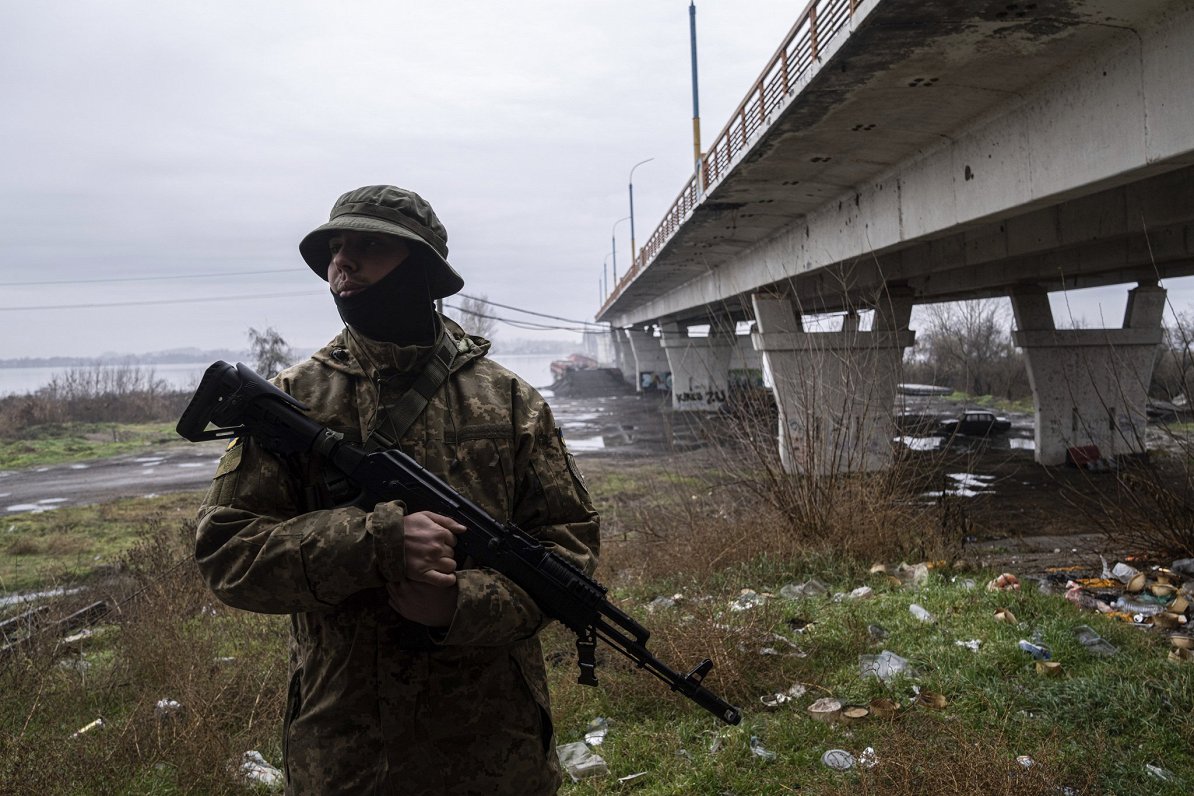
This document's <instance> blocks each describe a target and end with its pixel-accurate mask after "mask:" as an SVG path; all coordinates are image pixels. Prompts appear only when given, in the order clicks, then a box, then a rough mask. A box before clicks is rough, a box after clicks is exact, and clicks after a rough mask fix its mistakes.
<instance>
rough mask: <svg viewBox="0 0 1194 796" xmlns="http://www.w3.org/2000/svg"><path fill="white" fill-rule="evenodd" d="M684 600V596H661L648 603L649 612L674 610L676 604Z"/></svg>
mask: <svg viewBox="0 0 1194 796" xmlns="http://www.w3.org/2000/svg"><path fill="white" fill-rule="evenodd" d="M682 599H684V595H683V594H673V595H672V596H671V597H667V596H664V595H660V596H658V597H656V598H655V599H654V600H652V601H651V602H649V603H647V610H648V611H649V612H651V613H655V612H656V611H662V610H665V609H667V608H674V607H675V605H676V603H678V602H680V600H682Z"/></svg>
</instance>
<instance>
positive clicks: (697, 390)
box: [675, 379, 726, 409]
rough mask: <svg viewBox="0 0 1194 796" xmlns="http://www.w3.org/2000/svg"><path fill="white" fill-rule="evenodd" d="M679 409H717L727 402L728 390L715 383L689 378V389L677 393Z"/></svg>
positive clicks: (677, 406)
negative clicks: (705, 382) (699, 381)
mask: <svg viewBox="0 0 1194 796" xmlns="http://www.w3.org/2000/svg"><path fill="white" fill-rule="evenodd" d="M675 396H676V408H678V409H715V408H717V407H719V406H721V405H722V404H724V403H725V402H726V391H725V389H723V388H720V387H718V386H717V385H715V384H701V383H698V382H694V381H693V380H692V379H689V380H688V389H687V390H684V391H683V392H677V393H675Z"/></svg>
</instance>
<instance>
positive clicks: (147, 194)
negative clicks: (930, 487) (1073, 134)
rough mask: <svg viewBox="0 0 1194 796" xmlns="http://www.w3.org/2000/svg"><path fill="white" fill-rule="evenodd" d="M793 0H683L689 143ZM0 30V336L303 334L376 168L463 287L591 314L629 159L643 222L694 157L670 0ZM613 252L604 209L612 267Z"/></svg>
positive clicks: (307, 6)
mask: <svg viewBox="0 0 1194 796" xmlns="http://www.w3.org/2000/svg"><path fill="white" fill-rule="evenodd" d="M803 5H804V2H803V0H732V1H731V0H701V2H700V3H698V25H699V31H698V38H699V49H700V53H699V57H700V78H701V116H702V129H703V131H704V138H705V141H704V143H706V144H707V143H708V142H709V141H710V140H712V138H713V136H715V135H716V133H717V131H718V130H720V129H721V127H722V126H723V125H724V123H725V120H726V119H727V118H728V117H729V115H730V113H731V112H732V111H733V110H734V108H735V107H736V106H737V104H738V102H739V101H740V100H741V99H742V97H743V96H744V95H745V93H746V91H747V89H748V87H749V86H750V85H751V83H752V81H753V80H754V79H755V78H756V77H757V75H758V73H759V72H760V71H761V69H762V67H763V66H764V65H765V63H766V61H767V59H768V58H769V57H770V55H771V54H772V53H773V52H774V50H775V49H776V48H777V47H778V45H779V43H780V41H781V39H782V37H783V35H784V34H785V33H786V32H787V30H788V29H789V28H790V27H791V25H792V24H793V22H794V21H795V18H796V16H797V14H798V12H799V11H800V9H801V8H802V7H803ZM0 24H2V25H3V30H4V32H5V46H4V48H3V49H0V74H3V76H4V77H3V83H2V84H0V98H2V100H3V108H4V113H3V115H2V117H0V140H2V142H3V152H4V153H5V154H4V168H3V169H0V225H3V234H2V235H0V262H3V264H4V265H3V272H0V341H2V342H3V346H2V347H0V358H13V357H22V356H52V355H81V356H96V355H101V354H104V353H106V352H119V353H143V352H149V351H159V350H164V349H170V348H177V347H186V346H195V347H199V348H220V347H227V348H243V347H245V346H246V345H247V336H246V332H247V330H248V328H249V327H255V328H257V329H264V328H266V327H273V328H274V329H276V330H277V331H278V332H280V333H281V334H282V336H283V337H284V338H285V339H286V340H287V341H288V342H289V343H291V344H292V345H293V346H295V347H296V348H314V347H317V346H318V345H320V344H322V343H323V342H325V341H326V340H327V339H329V338H330V337H331V336H332V335H333V334H334V333H335V332H336V330H337V329H338V328H339V326H340V322H339V319H338V318H337V316H336V314H335V311H334V307H333V305H332V302H331V300H330V297H329V296H328V294H327V292H326V287H325V286H324V283H323V282H321V281H319V280H318V279H317V278H316V277H314V276H313V275H312V274H311V272H310V271H309V270H308V269H307V268H306V266H305V265H304V264H303V262H302V260H301V259H300V258H299V256H298V252H297V244H298V241H299V239H300V238H301V237H302V236H303V235H304V234H306V233H307V232H308V231H309V230H310V229H312V228H313V227H315V226H317V225H318V224H320V223H322V222H323V221H324V220H325V219H326V216H327V212H328V210H329V208H330V206H331V203H332V202H333V200H334V199H335V198H336V197H337V196H338V195H339V194H341V193H343V192H344V191H347V190H349V189H352V188H356V187H358V186H361V185H367V184H375V183H393V184H398V185H402V186H404V187H409V188H412V189H414V190H416V191H418V192H419V193H421V194H422V195H423V196H424V197H425V198H426V199H428V200H429V201H430V202H431V203H432V204H433V206H434V207H435V209H436V212H437V213H438V214H439V216H440V218H441V220H442V221H443V222H444V224H445V225H446V227H447V229H448V243H449V248H450V250H451V252H450V255H449V260H450V261H451V262H452V263H453V265H454V266H455V267H456V269H457V270H458V271H459V272H461V274H463V276H464V278H465V281H466V287H465V292H466V293H468V294H473V295H486V296H488V297H489V298H490V299H491V300H492V301H495V302H498V303H501V304H508V305H512V306H516V307H526V308H530V309H535V310H537V311H540V312H545V313H550V314H554V315H559V316H562V317H565V318H573V319H578V320H591V319H592V317H593V313H594V311H595V310H596V307H597V304H598V299H599V280H600V278H601V274H602V268H603V264H604V263H605V261H606V255H607V254H608V253H609V251H610V237H611V226H612V225H613V224H614V222H616V221H617V220H618V219H620V218H622V217H624V216H626V215H627V210H628V208H627V177H628V173H629V170H630V168H631V167H632V166H634V164H635V163H637V162H639V161H642V160H645V159H647V158H654V160H653V161H652V162H650V163H647V164H645V165H643V166H640V167H639V168H638V169H637V170H636V171H635V175H634V191H635V225H636V237H637V238H638V240H639V242H640V243H641V242H642V241H644V240H645V239H646V238H647V237H648V236H649V235H650V233H651V232H652V231H653V229H654V227H655V225H656V223H657V222H658V221H659V219H660V218H661V216H662V214H663V212H664V211H665V210H666V208H667V207H668V206H669V205H670V203H671V201H672V200H673V199H674V198H675V196H676V194H677V193H678V192H679V190H680V189H681V187H682V186H683V185H684V183H685V181H686V180H687V178H688V176H689V174H690V173H691V161H692V121H691V115H692V114H691V84H690V66H689V31H688V2H687V0H603V2H599V3H580V2H561V1H560V0H511V2H493V1H492V0H442V1H441V2H419V3H414V2H403V1H402V0H388V1H386V2H381V1H377V2H365V1H363V0H362V1H355V0H340V2H335V3H329V2H326V0H323V1H321V2H307V1H306V0H287V1H286V2H280V1H275V0H268V1H263V0H236V2H231V1H230V0H204V2H201V3H173V2H151V0H105V2H87V1H86V0H61V1H59V2H50V3H16V2H9V3H4V4H3V5H2V6H0ZM629 248H630V246H629V228H628V225H627V224H621V225H620V226H619V227H618V252H617V257H618V265H619V270H621V269H623V268H624V267H625V264H626V263H627V262H628V259H629ZM1125 295H1126V293H1125ZM1114 301H1115V300H1114V299H1113V300H1112V302H1113V304H1114ZM1117 312H1118V313H1119V314H1120V315H1121V316H1122V302H1120V309H1118V310H1116V309H1112V310H1111V311H1110V313H1109V314H1110V316H1111V317H1112V318H1113V324H1112V325H1118V324H1119V320H1120V318H1118V317H1116V313H1117ZM501 314H503V315H509V316H510V317H518V316H517V315H516V314H514V313H510V312H506V311H501ZM529 336H532V335H531V333H529V332H526V331H523V330H521V329H517V328H512V327H509V326H499V332H498V339H499V341H500V339H502V338H506V339H511V338H516V337H529ZM552 336H554V337H567V336H568V335H567V334H565V333H562V332H559V333H554V334H553V335H552Z"/></svg>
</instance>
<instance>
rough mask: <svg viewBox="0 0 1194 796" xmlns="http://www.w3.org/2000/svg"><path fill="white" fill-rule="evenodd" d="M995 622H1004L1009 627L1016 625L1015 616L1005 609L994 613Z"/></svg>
mask: <svg viewBox="0 0 1194 796" xmlns="http://www.w3.org/2000/svg"><path fill="white" fill-rule="evenodd" d="M995 621H996V622H1005V623H1007V624H1009V625H1014V624H1016V615H1015V614H1013V613H1012V612H1011V611H1009V610H1007V609H1006V608H1000V609H999V610H998V611H996V612H995Z"/></svg>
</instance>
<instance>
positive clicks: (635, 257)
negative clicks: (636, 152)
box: [626, 158, 655, 268]
mask: <svg viewBox="0 0 1194 796" xmlns="http://www.w3.org/2000/svg"><path fill="white" fill-rule="evenodd" d="M654 159H655V158H647V159H646V160H640V161H639V162H638V163H635V164H634V165H633V166H631V167H630V177H629V178H627V180H626V183H627V185H628V186H629V188H630V267H631V268H634V265H635V263H636V262H637V261H638V250H637V249H636V248H635V246H634V170H635V169H637V168H638V167H639V166H641V165H643V164H644V163H650V162H651V161H652V160H654Z"/></svg>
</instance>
